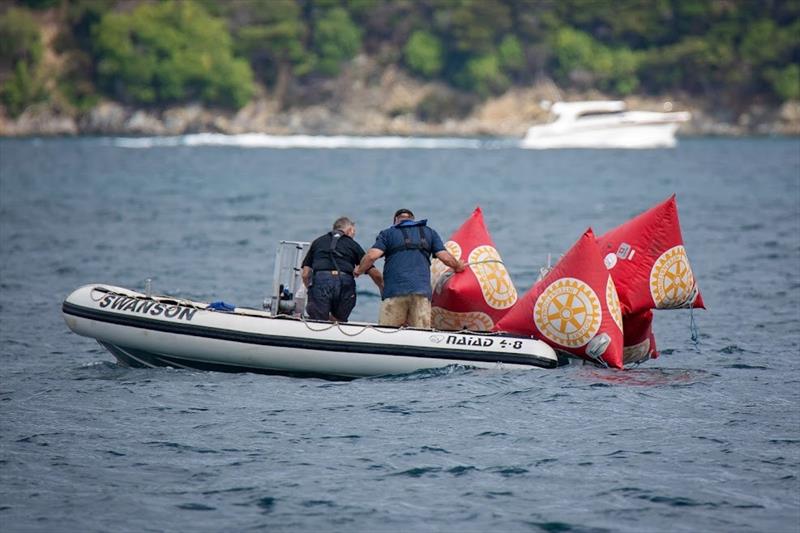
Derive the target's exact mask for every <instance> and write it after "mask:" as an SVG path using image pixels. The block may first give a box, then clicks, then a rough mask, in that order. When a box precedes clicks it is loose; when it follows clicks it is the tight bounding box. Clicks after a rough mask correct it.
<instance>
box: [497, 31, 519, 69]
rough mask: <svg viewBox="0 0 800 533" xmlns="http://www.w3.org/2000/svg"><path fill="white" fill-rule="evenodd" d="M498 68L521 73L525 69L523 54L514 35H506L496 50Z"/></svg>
mask: <svg viewBox="0 0 800 533" xmlns="http://www.w3.org/2000/svg"><path fill="white" fill-rule="evenodd" d="M497 55H498V58H499V60H500V66H501V67H502V68H503V70H505V71H508V72H521V71H522V70H523V69H524V68H525V52H523V51H522V44H521V43H520V42H519V39H517V38H516V37H515V36H514V35H506V36H505V37H504V38H503V40H502V41H501V42H500V46H499V47H498V49H497Z"/></svg>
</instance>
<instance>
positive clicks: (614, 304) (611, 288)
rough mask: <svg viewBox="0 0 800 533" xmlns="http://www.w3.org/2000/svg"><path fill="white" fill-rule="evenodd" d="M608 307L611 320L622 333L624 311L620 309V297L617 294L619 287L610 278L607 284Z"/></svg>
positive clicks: (609, 277)
mask: <svg viewBox="0 0 800 533" xmlns="http://www.w3.org/2000/svg"><path fill="white" fill-rule="evenodd" d="M606 305H607V306H608V312H609V313H611V318H613V319H614V323H615V324H616V325H617V327H619V329H620V331H622V310H621V309H620V307H619V295H618V294H617V287H616V285H614V280H613V279H611V276H608V283H606Z"/></svg>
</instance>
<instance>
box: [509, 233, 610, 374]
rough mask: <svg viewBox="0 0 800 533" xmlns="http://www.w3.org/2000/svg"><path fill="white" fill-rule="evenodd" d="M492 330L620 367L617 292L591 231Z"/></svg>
mask: <svg viewBox="0 0 800 533" xmlns="http://www.w3.org/2000/svg"><path fill="white" fill-rule="evenodd" d="M494 329H495V331H506V332H509V333H516V334H518V335H532V336H534V337H536V338H537V339H542V340H543V341H545V342H547V343H548V344H549V345H550V346H552V347H553V348H555V349H557V350H562V351H565V352H569V353H571V354H573V355H576V356H578V357H582V358H583V359H587V360H589V361H594V362H605V364H607V365H608V366H611V367H614V368H622V315H621V313H620V307H619V299H618V298H617V290H616V288H615V287H614V280H613V279H612V278H611V275H610V274H609V272H608V270H607V269H606V267H605V265H604V264H603V257H602V256H601V255H600V249H599V248H598V246H597V242H596V241H595V237H594V233H592V230H591V229H588V230H586V232H585V233H584V234H583V236H582V237H581V238H580V239H579V240H578V242H576V243H575V245H573V247H572V248H570V250H569V251H568V252H567V253H566V254H565V255H564V256H563V257H562V258H561V259H560V260H559V262H558V263H556V265H555V266H554V267H553V269H552V270H550V272H548V273H547V275H545V276H544V277H543V278H542V279H541V280H539V281H537V282H536V283H535V284H534V285H533V287H531V289H530V290H529V291H528V292H527V293H526V294H525V295H524V296H523V297H522V298H521V299H520V301H519V302H518V303H517V305H515V306H514V308H513V309H511V311H509V312H508V314H507V315H506V316H504V317H503V318H502V319H501V320H500V321H499V322H498V323H497V325H496V326H495V328H494Z"/></svg>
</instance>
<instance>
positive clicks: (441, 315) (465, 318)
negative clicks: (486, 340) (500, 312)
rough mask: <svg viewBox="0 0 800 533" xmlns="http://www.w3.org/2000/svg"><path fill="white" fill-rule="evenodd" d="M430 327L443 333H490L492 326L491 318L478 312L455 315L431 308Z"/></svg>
mask: <svg viewBox="0 0 800 533" xmlns="http://www.w3.org/2000/svg"><path fill="white" fill-rule="evenodd" d="M431 325H432V326H433V327H434V328H436V329H441V330H444V331H461V330H462V329H468V330H470V331H490V330H491V329H492V327H493V326H494V322H493V321H492V318H491V317H490V316H489V315H487V314H486V313H481V312H480V311H471V312H469V313H456V312H455V311H448V310H447V309H442V308H441V307H433V308H431Z"/></svg>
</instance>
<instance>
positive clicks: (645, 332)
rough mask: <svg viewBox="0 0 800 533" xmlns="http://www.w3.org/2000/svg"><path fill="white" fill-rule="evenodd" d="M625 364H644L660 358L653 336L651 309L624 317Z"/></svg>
mask: <svg viewBox="0 0 800 533" xmlns="http://www.w3.org/2000/svg"><path fill="white" fill-rule="evenodd" d="M622 331H623V333H624V335H623V349H622V355H623V358H622V359H623V361H622V362H623V364H626V365H629V364H634V363H643V362H644V361H647V360H648V359H655V358H657V357H658V351H657V349H656V337H655V335H654V334H653V312H652V311H651V310H650V309H647V310H645V311H640V312H638V313H633V314H629V315H622Z"/></svg>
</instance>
